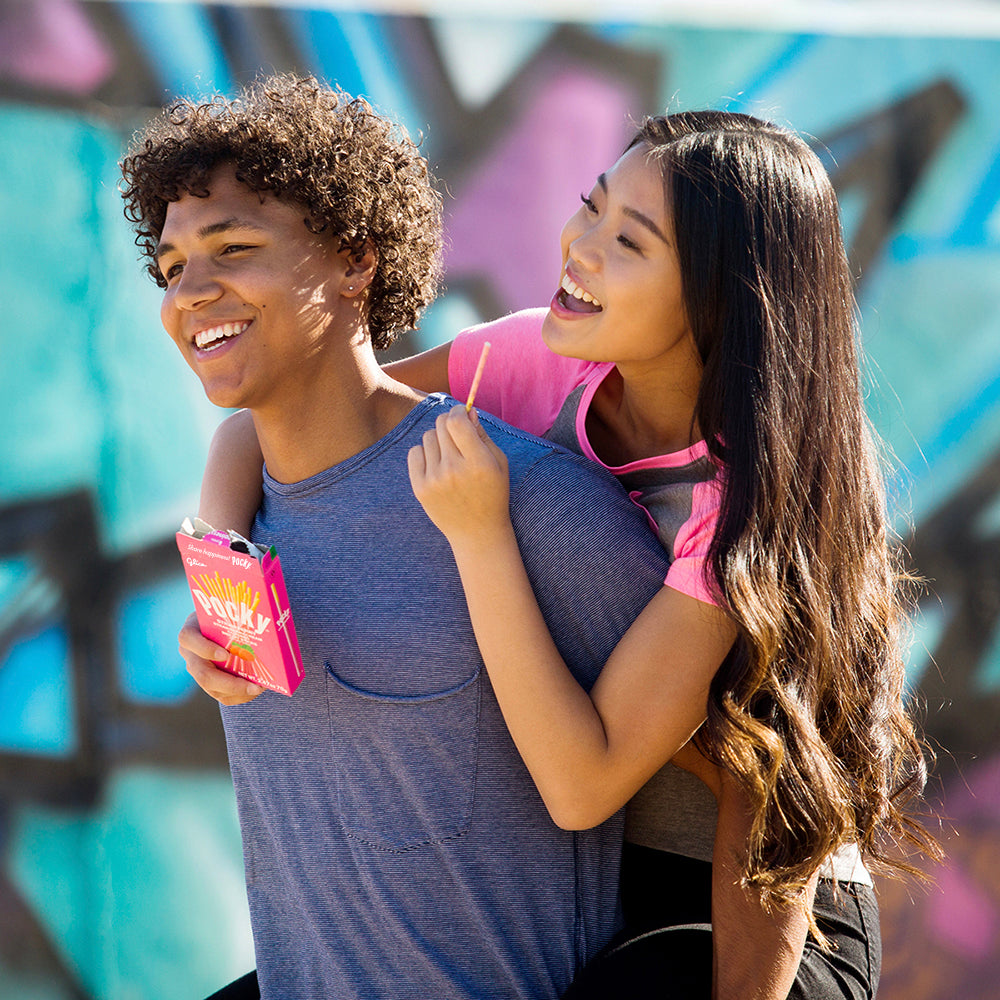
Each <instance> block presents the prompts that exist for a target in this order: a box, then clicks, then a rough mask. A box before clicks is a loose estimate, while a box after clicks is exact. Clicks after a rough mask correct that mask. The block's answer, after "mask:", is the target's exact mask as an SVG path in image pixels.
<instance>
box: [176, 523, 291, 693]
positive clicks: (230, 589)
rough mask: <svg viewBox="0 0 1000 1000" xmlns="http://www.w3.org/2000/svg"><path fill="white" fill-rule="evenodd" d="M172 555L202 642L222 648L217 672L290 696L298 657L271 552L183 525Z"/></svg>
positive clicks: (223, 533)
mask: <svg viewBox="0 0 1000 1000" xmlns="http://www.w3.org/2000/svg"><path fill="white" fill-rule="evenodd" d="M177 547H178V549H179V550H180V553H181V557H182V558H183V560H184V572H185V574H186V575H187V581H188V586H189V587H190V588H191V596H192V598H193V599H194V609H195V612H196V613H197V615H198V626H199V628H200V629H201V631H202V634H203V635H205V636H207V637H208V638H209V639H211V640H212V641H213V642H216V643H218V644H219V645H220V646H222V647H223V648H225V649H226V650H227V651H228V653H229V657H228V659H227V660H226V662H225V663H217V664H216V665H217V666H219V667H220V668H221V669H223V670H227V671H229V673H231V674H236V675H237V676H239V677H245V678H246V679H247V680H249V681H253V682H254V683H255V684H259V685H260V686H261V687H266V688H269V689H270V690H272V691H278V692H279V693H281V694H284V695H291V694H292V693H294V691H295V689H296V688H297V687H298V686H299V683H300V682H301V680H302V675H303V670H302V656H301V654H300V653H299V643H298V640H297V638H296V636H295V624H294V622H293V621H292V611H291V608H290V607H289V604H288V593H287V591H286V590H285V580H284V577H283V576H282V573H281V562H280V560H279V559H278V556H277V553H276V552H275V551H274V548H273V547H270V548H263V547H261V546H259V545H255V544H254V543H253V542H250V541H248V540H247V539H245V538H243V537H242V536H241V535H239V534H238V533H237V532H235V531H229V530H217V529H215V528H213V527H212V526H211V525H208V524H206V523H205V522H204V521H202V520H201V519H200V518H185V519H184V523H183V524H182V525H181V530H180V531H178V532H177Z"/></svg>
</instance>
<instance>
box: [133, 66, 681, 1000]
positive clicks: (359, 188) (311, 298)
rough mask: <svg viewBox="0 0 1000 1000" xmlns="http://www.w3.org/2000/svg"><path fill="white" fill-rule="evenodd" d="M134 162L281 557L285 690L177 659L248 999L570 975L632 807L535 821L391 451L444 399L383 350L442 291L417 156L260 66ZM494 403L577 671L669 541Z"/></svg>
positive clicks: (608, 637) (415, 438) (594, 941)
mask: <svg viewBox="0 0 1000 1000" xmlns="http://www.w3.org/2000/svg"><path fill="white" fill-rule="evenodd" d="M122 169H123V175H124V187H123V193H124V197H125V201H126V214H127V215H128V217H129V218H130V220H131V221H132V222H133V223H134V224H135V226H136V230H137V233H138V243H139V245H140V247H141V248H142V249H143V251H144V252H145V254H146V256H147V261H148V264H149V269H150V271H151V273H152V274H153V276H154V277H155V278H156V280H157V281H158V283H159V284H160V285H161V286H162V287H163V288H164V298H163V305H162V310H161V317H162V320H163V325H164V326H165V328H166V329H167V331H168V333H169V334H170V335H171V337H172V338H173V339H174V341H175V343H176V344H177V346H178V348H179V349H180V351H181V353H182V354H183V355H184V357H185V359H186V360H187V362H188V363H189V364H190V366H191V367H192V368H193V370H194V371H195V373H196V374H197V375H198V377H199V378H200V379H201V381H202V384H203V386H204V388H205V391H206V393H207V394H208V397H209V398H210V399H211V400H212V401H213V402H215V403H217V404H218V405H220V406H226V407H245V408H247V409H249V411H250V412H251V414H252V417H253V422H254V425H255V428H256V432H257V436H258V438H259V440H260V444H261V448H262V451H263V454H264V458H265V462H266V476H265V485H264V500H263V504H262V506H261V509H260V511H259V512H258V515H257V518H256V521H255V524H254V532H253V533H254V536H255V537H256V538H259V539H263V540H266V541H267V542H269V543H273V544H275V545H276V546H277V548H278V550H279V551H280V553H281V558H282V564H283V567H284V569H285V574H286V578H287V583H288V589H289V594H290V597H291V602H292V607H293V610H294V614H295V619H296V627H297V631H298V635H299V639H300V644H301V647H302V653H303V659H304V663H305V668H306V676H305V679H304V681H303V682H302V684H301V686H300V688H299V689H298V691H297V692H296V693H295V695H294V696H293V697H291V698H285V697H283V696H281V695H276V694H273V693H271V692H266V693H264V694H260V695H259V697H254V696H255V695H257V694H258V692H257V691H256V690H255V689H253V688H252V687H248V685H247V683H246V682H245V681H242V680H239V679H237V678H234V677H231V676H229V675H227V674H224V673H222V672H221V671H217V670H214V669H209V668H206V667H205V666H204V664H203V663H202V661H200V660H198V658H197V656H192V657H191V658H190V660H189V662H191V663H192V664H200V665H196V666H194V667H193V672H194V673H195V676H196V679H197V680H198V682H199V683H200V684H201V685H202V686H203V687H204V688H205V689H206V690H207V691H209V692H210V693H211V694H212V695H213V696H215V697H216V698H218V700H219V701H220V702H222V703H223V708H222V717H223V723H224V726H225V730H226V738H227V741H228V746H229V755H230V764H231V768H232V773H233V780H234V784H235V788H236V795H237V803H238V807H239V812H240V822H241V828H242V832H243V841H244V856H245V863H246V877H247V892H248V897H249V901H250V911H251V920H252V923H253V930H254V940H255V945H256V953H257V963H258V972H259V979H260V990H261V994H262V996H264V997H273V998H286V997H287V998H295V1000H309V998H328V997H337V998H338V1000H350V998H357V1000H379V998H386V1000H388V998H393V1000H396V998H400V997H414V998H421V1000H425V998H428V997H441V998H444V997H447V998H449V1000H463V998H468V1000H485V998H487V997H504V998H532V1000H538V998H554V997H556V996H558V994H559V993H560V992H562V991H563V990H564V989H565V988H566V987H567V986H568V985H569V983H570V980H571V979H572V977H573V974H574V971H575V970H576V969H577V968H578V967H579V966H580V965H581V964H582V963H583V962H584V961H585V960H586V959H587V958H588V957H590V956H591V955H593V954H594V952H595V951H596V950H598V949H599V948H600V947H601V946H602V945H603V944H604V943H605V942H606V941H607V940H608V938H609V937H610V935H611V933H612V931H613V930H614V929H615V913H616V891H617V872H618V853H619V848H620V843H621V835H622V830H621V824H620V823H619V822H617V821H616V820H613V821H610V822H608V823H607V824H605V825H603V826H602V827H599V828H597V829H595V830H590V831H585V832H576V833H574V832H567V831H563V830H560V829H558V828H557V827H556V826H555V825H554V824H553V823H552V821H551V820H550V818H549V817H548V815H547V813H546V811H545V808H544V805H543V804H542V801H541V799H540V798H539V796H538V793H537V792H536V790H535V788H534V785H533V784H532V781H531V778H530V776H529V775H528V772H527V771H526V769H525V768H524V766H523V764H522V762H521V760H520V758H519V756H518V754H517V750H516V748H515V747H514V745H513V743H512V742H511V740H510V738H509V736H508V734H507V731H506V728H505V726H504V723H503V719H502V717H501V715H500V711H499V708H498V706H497V703H496V700H495V698H494V697H493V694H492V691H491V689H490V685H489V682H488V680H487V678H486V677H485V675H484V673H483V671H482V669H481V667H482V663H481V659H480V657H479V653H478V650H477V647H476V643H475V638H474V636H473V633H472V629H471V626H470V623H469V619H468V614H467V610H466V606H465V600H464V596H463V591H462V587H461V582H460V580H459V578H458V574H457V571H456V568H455V565H454V561H453V559H452V556H451V552H450V549H449V547H448V543H447V541H446V540H445V538H444V536H443V535H441V534H440V533H439V532H438V531H437V529H436V528H435V527H434V526H433V525H432V524H431V522H430V521H429V520H428V519H427V517H426V515H425V514H424V513H423V510H422V509H421V507H420V505H419V503H418V502H417V501H416V499H415V498H414V496H413V493H412V491H411V489H410V485H409V480H408V476H407V453H408V451H409V449H410V448H411V447H412V446H413V445H414V444H417V443H419V442H420V441H421V439H422V436H423V434H424V432H425V431H427V430H428V429H430V428H431V427H433V425H434V422H435V420H436V419H437V418H438V417H439V416H440V415H442V414H444V413H447V411H448V410H449V408H450V407H451V406H452V405H454V401H453V400H451V399H449V398H447V397H444V396H441V395H432V396H424V395H423V394H422V393H419V392H417V391H414V390H413V389H411V388H409V387H407V386H404V385H402V384H400V383H398V382H396V381H394V380H393V379H392V378H391V377H390V376H389V375H387V374H386V373H385V372H384V371H382V370H381V369H380V368H379V365H378V363H377V361H376V359H375V354H374V350H373V348H381V347H384V346H387V344H388V343H389V342H390V341H391V340H392V337H393V335H394V333H395V332H397V331H398V330H400V329H403V328H405V327H407V326H411V325H412V324H413V323H414V322H415V319H416V316H417V313H418V311H419V309H420V308H421V307H422V306H423V305H425V304H426V302H427V301H429V299H430V298H431V296H432V294H433V284H434V279H435V277H436V267H437V251H438V248H439V241H440V220H439V214H440V208H439V201H438V198H437V196H436V195H435V194H434V192H433V189H432V187H431V185H430V181H429V178H428V174H427V170H426V164H425V163H424V161H423V159H422V158H421V157H420V156H419V155H418V154H417V151H416V149H415V147H414V146H413V144H412V143H410V142H409V140H407V139H406V138H405V137H400V136H398V135H397V134H396V132H395V130H394V129H393V128H392V127H391V125H390V124H389V123H388V122H386V121H385V120H384V119H382V118H380V117H379V116H377V115H375V114H374V113H373V112H372V111H371V109H370V108H369V107H368V105H367V104H366V103H365V102H363V101H359V100H351V99H349V98H348V97H346V96H345V95H343V94H341V93H339V92H336V91H332V90H330V89H328V88H325V87H323V86H321V85H318V84H317V83H316V82H315V81H308V80H307V81H298V80H294V79H291V78H275V79H270V80H267V81H264V82H262V83H260V84H257V85H255V86H253V87H251V88H250V89H249V90H248V91H247V92H245V93H244V94H242V95H241V97H240V98H239V99H238V100H237V101H236V102H227V101H224V100H222V99H218V100H216V101H214V102H211V103H210V104H208V105H203V106H201V107H197V106H194V105H192V104H190V103H188V102H183V101H182V102H178V103H177V104H176V105H174V106H173V107H172V108H170V109H168V110H167V111H166V112H164V114H163V115H162V116H161V118H160V119H158V120H157V121H155V122H153V123H152V124H151V125H150V126H149V127H148V128H147V129H145V130H144V131H143V132H142V133H141V134H140V135H138V136H137V137H136V139H135V141H134V143H133V145H132V148H131V151H130V153H129V155H128V156H127V157H126V158H125V160H124V161H123V164H122ZM482 422H483V425H484V426H485V427H486V429H487V432H488V433H489V434H490V436H491V437H492V438H493V440H494V441H495V442H496V443H497V444H498V445H499V447H500V448H501V449H502V450H503V451H504V453H505V454H506V458H507V462H508V464H509V468H510V475H511V501H510V502H511V513H512V518H513V521H514V525H515V530H516V532H517V535H518V539H519V543H520V547H521V550H522V552H523V554H524V558H525V562H526V565H527V568H528V571H529V574H530V575H531V577H532V581H533V584H534V587H535V590H536V592H537V594H538V596H539V600H540V602H541V605H542V610H543V612H544V613H545V615H546V618H547V621H548V624H549V626H550V628H551V630H552V633H553V636H554V638H555V639H556V642H557V644H558V645H559V647H560V650H561V652H562V653H563V656H564V657H565V658H566V660H567V662H568V663H570V664H571V665H572V667H573V669H574V670H575V672H576V673H577V675H578V676H579V678H580V679H581V681H582V682H583V683H585V684H588V685H589V684H590V683H592V682H593V680H594V679H595V678H596V676H597V673H598V672H599V670H600V668H601V666H602V665H603V663H604V662H605V660H606V658H607V656H608V654H609V653H610V651H611V650H612V649H613V648H614V646H615V644H616V643H617V641H618V639H619V638H620V636H621V635H622V634H623V633H624V632H625V630H626V629H627V627H628V625H629V624H630V623H631V621H632V620H633V619H634V618H635V616H636V615H637V614H638V612H639V611H640V610H641V609H642V607H644V606H645V604H646V603H647V602H648V600H649V599H650V598H651V597H652V595H653V594H654V593H655V592H656V591H657V589H658V588H659V587H660V585H661V584H662V580H663V577H664V574H665V570H666V565H665V558H664V556H663V553H662V552H661V550H660V549H659V546H658V545H657V543H656V540H655V538H654V536H653V535H652V533H651V532H650V531H649V530H648V528H647V527H646V524H645V522H644V520H643V517H642V515H641V514H639V512H638V511H637V509H636V508H634V507H633V505H632V504H631V503H629V501H628V500H627V498H626V497H624V495H623V494H622V493H621V492H620V490H619V489H618V487H617V485H616V484H615V483H614V482H612V481H610V480H609V479H606V478H603V477H602V476H600V475H598V473H597V472H596V471H595V470H594V469H593V468H592V467H591V466H590V465H589V464H588V463H586V461H585V460H583V459H581V458H578V457H575V456H571V455H569V454H567V453H565V452H561V451H559V450H557V449H555V448H554V447H553V446H550V445H548V444H547V443H545V442H542V441H539V440H538V439H536V438H533V437H530V436H528V435H526V434H524V433H522V432H520V431H516V430H514V429H512V428H509V427H507V426H506V425H504V424H502V423H500V422H498V421H496V420H493V419H492V418H489V417H486V416H484V417H483V421H482ZM511 627H512V628H516V627H517V623H516V622H512V623H511ZM194 652H196V653H200V654H201V656H206V657H207V656H210V655H211V654H212V653H213V652H214V650H213V649H212V647H211V645H210V644H208V643H207V641H206V644H205V645H204V646H202V647H201V648H200V649H198V650H195V651H194Z"/></svg>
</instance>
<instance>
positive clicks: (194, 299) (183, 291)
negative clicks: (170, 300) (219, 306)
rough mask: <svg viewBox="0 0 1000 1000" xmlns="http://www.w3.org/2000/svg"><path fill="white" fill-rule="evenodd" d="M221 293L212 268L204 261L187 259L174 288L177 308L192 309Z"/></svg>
mask: <svg viewBox="0 0 1000 1000" xmlns="http://www.w3.org/2000/svg"><path fill="white" fill-rule="evenodd" d="M221 294H222V287H221V285H220V284H219V281H218V278H217V276H216V274H215V272H214V270H213V268H212V267H211V266H210V265H209V264H207V263H206V262H203V261H198V260H189V261H188V262H187V263H186V264H185V265H184V270H183V271H181V275H180V278H179V279H178V280H177V285H176V286H175V288H174V302H175V304H176V305H177V307H178V308H179V309H186V310H188V311H192V310H196V309H200V308H201V307H202V306H205V305H207V304H208V303H209V302H214V301H215V300H216V299H217V298H218V297H219V296H220V295H221Z"/></svg>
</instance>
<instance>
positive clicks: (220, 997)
mask: <svg viewBox="0 0 1000 1000" xmlns="http://www.w3.org/2000/svg"><path fill="white" fill-rule="evenodd" d="M208 1000H260V989H259V987H258V986H257V970H256V969H254V971H253V972H248V973H247V974H246V975H245V976H243V977H241V978H240V979H237V980H236V982H234V983H230V984H229V985H228V986H223V987H222V989H221V990H219V991H218V992H217V993H213V994H212V995H211V996H210V997H208Z"/></svg>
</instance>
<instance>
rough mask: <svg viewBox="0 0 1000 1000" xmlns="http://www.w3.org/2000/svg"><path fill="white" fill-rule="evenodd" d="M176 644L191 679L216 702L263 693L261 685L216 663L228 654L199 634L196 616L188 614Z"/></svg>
mask: <svg viewBox="0 0 1000 1000" xmlns="http://www.w3.org/2000/svg"><path fill="white" fill-rule="evenodd" d="M177 646H178V649H179V651H180V654H181V656H182V657H183V658H184V663H185V664H186V665H187V670H188V673H189V674H190V675H191V677H192V678H193V679H194V682H195V683H196V684H197V685H198V687H200V688H201V689H202V690H203V691H204V692H205V693H206V694H209V695H211V696H212V697H213V698H214V699H215V700H216V701H217V702H219V703H221V704H223V705H243V704H245V703H246V702H248V701H253V699H254V698H256V697H257V696H258V695H259V694H262V693H263V691H264V688H262V687H259V686H258V685H257V684H253V683H251V682H250V681H247V680H244V679H243V678H242V677H237V676H236V675H235V674H231V673H229V672H228V671H226V670H220V669H219V667H218V666H216V663H226V662H228V660H229V654H228V653H227V652H226V650H225V649H223V648H222V647H221V646H219V645H218V643H215V642H212V640H211V639H208V638H206V637H205V636H203V635H202V634H201V631H200V630H199V629H198V619H197V616H196V615H193V614H192V615H191V616H190V617H189V618H188V619H187V621H186V622H185V623H184V627H183V628H182V629H181V631H180V634H179V635H178V636H177ZM213 660H215V661H216V662H215V663H213V662H212V661H213Z"/></svg>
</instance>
